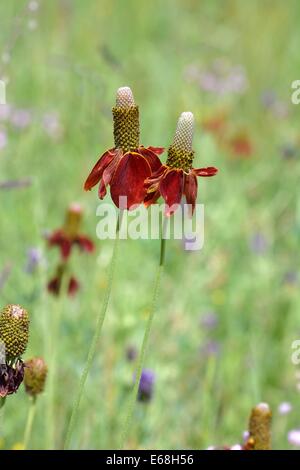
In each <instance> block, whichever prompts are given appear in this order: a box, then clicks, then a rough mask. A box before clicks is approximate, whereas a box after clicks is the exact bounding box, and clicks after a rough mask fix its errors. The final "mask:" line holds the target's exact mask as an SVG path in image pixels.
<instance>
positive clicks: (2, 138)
mask: <svg viewBox="0 0 300 470" xmlns="http://www.w3.org/2000/svg"><path fill="white" fill-rule="evenodd" d="M6 145H7V134H6V132H5V131H4V130H1V129H0V150H2V149H4V147H6Z"/></svg>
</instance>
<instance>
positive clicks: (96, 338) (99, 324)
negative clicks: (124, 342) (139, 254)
mask: <svg viewBox="0 0 300 470" xmlns="http://www.w3.org/2000/svg"><path fill="white" fill-rule="evenodd" d="M119 229H120V218H118V221H117V227H116V238H115V242H114V248H113V254H112V259H111V264H110V270H109V275H108V283H107V288H106V292H105V294H104V299H103V303H102V308H101V310H100V312H99V315H98V318H97V324H96V329H95V333H94V336H93V339H92V342H91V345H90V349H89V352H88V356H87V360H86V364H85V366H84V369H83V371H82V375H81V378H80V382H79V388H78V393H77V396H76V399H75V402H74V405H73V409H72V413H71V418H70V421H69V425H68V428H67V435H66V440H65V444H64V449H65V450H67V449H68V448H69V446H70V442H71V437H72V434H73V431H74V427H75V423H76V418H77V414H78V411H79V406H80V403H81V399H82V397H83V392H84V388H85V384H86V380H87V378H88V375H89V372H90V370H91V367H92V363H93V360H94V357H95V354H96V350H97V345H98V341H99V339H100V335H101V331H102V326H103V323H104V320H105V314H106V311H107V307H108V303H109V298H110V294H111V289H112V282H113V277H114V272H115V266H116V259H117V252H118V245H119Z"/></svg>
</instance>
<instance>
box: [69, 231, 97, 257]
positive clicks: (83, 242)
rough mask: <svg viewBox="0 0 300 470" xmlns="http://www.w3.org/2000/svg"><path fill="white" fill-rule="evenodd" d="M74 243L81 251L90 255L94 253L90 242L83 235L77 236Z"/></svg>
mask: <svg viewBox="0 0 300 470" xmlns="http://www.w3.org/2000/svg"><path fill="white" fill-rule="evenodd" d="M74 243H76V244H78V245H79V247H80V249H81V250H83V251H87V252H88V253H91V252H92V251H94V248H95V246H94V243H93V242H92V240H91V239H90V238H88V237H86V236H85V235H78V236H77V237H76V238H75V239H74Z"/></svg>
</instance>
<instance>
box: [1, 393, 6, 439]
mask: <svg viewBox="0 0 300 470" xmlns="http://www.w3.org/2000/svg"><path fill="white" fill-rule="evenodd" d="M5 402H6V397H4V398H3V397H1V398H0V438H1V437H2V436H3V430H4V426H3V416H4V405H5Z"/></svg>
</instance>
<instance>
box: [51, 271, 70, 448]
mask: <svg viewBox="0 0 300 470" xmlns="http://www.w3.org/2000/svg"><path fill="white" fill-rule="evenodd" d="M66 274H67V265H65V267H64V269H63V271H62V274H61V276H62V277H61V280H60V290H59V298H58V302H57V304H56V308H55V309H54V312H53V315H51V323H50V325H49V328H50V331H51V335H50V336H51V342H50V355H51V356H50V359H49V374H48V387H47V388H48V393H47V401H48V403H47V411H48V413H47V414H48V425H47V448H48V449H49V450H53V449H54V448H55V416H56V412H55V398H56V375H57V363H58V360H57V357H58V350H57V349H58V338H59V330H60V323H61V315H62V311H63V308H64V305H65V302H66V297H67V295H68V277H67V275H66Z"/></svg>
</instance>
